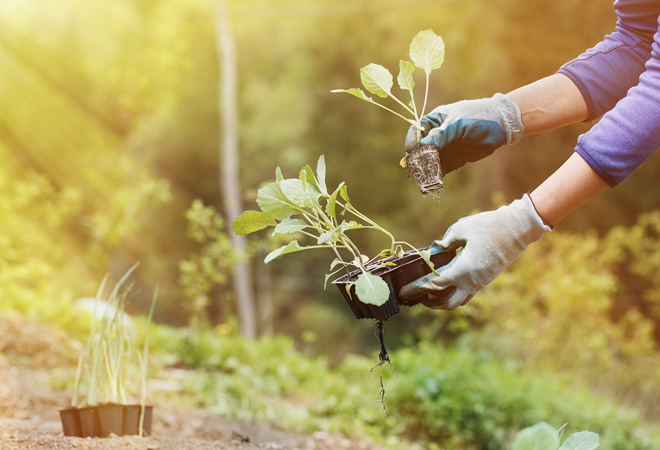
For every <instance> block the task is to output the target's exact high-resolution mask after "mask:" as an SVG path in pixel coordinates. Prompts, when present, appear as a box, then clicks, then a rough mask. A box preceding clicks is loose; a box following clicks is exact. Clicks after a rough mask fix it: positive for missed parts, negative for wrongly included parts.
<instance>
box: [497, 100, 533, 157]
mask: <svg viewBox="0 0 660 450" xmlns="http://www.w3.org/2000/svg"><path fill="white" fill-rule="evenodd" d="M493 99H494V100H495V101H496V102H497V108H498V110H499V111H500V114H501V117H502V125H503V127H504V132H505V133H506V143H507V144H509V145H513V144H515V143H517V142H518V141H519V140H520V138H522V136H523V133H524V132H525V127H524V126H523V122H522V115H521V113H520V108H518V105H516V103H515V102H514V101H513V100H511V99H509V97H507V96H506V95H504V94H499V93H498V94H495V95H494V96H493Z"/></svg>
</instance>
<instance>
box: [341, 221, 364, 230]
mask: <svg viewBox="0 0 660 450" xmlns="http://www.w3.org/2000/svg"><path fill="white" fill-rule="evenodd" d="M359 228H364V225H360V224H359V223H358V222H356V221H354V220H350V221H348V222H346V221H343V222H342V223H340V224H339V226H338V227H337V230H339V231H341V232H342V233H343V232H344V231H347V230H357V229H359Z"/></svg>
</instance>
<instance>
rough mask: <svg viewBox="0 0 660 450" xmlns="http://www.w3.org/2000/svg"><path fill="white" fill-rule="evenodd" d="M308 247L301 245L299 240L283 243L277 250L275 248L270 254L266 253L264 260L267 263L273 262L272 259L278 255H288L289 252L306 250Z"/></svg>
mask: <svg viewBox="0 0 660 450" xmlns="http://www.w3.org/2000/svg"><path fill="white" fill-rule="evenodd" d="M306 248H307V247H301V246H300V245H298V241H291V242H289V243H288V244H286V245H283V246H282V247H280V248H278V249H276V250H273V251H272V252H270V253H269V254H268V255H266V258H265V259H264V262H265V263H266V264H268V263H269V262H271V261H272V260H274V259H275V258H277V257H278V256H281V255H286V254H287V253H293V252H297V251H300V250H305V249H306Z"/></svg>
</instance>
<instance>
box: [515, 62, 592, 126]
mask: <svg viewBox="0 0 660 450" xmlns="http://www.w3.org/2000/svg"><path fill="white" fill-rule="evenodd" d="M506 96H507V97H508V98H509V99H511V100H513V102H514V103H516V104H517V105H518V108H520V113H521V115H522V121H523V125H524V126H525V134H524V135H525V136H528V135H531V134H536V133H541V132H543V131H548V130H553V129H555V128H560V127H563V126H566V125H570V124H573V123H577V122H582V121H585V120H587V118H588V117H589V110H588V108H587V104H586V102H585V101H584V98H583V97H582V94H581V93H580V91H579V89H578V88H577V86H575V84H574V83H573V82H572V81H571V80H570V79H569V78H568V77H567V76H565V75H562V74H554V75H550V76H549V77H546V78H542V79H540V80H538V81H535V82H534V83H531V84H528V85H527V86H523V87H521V88H518V89H516V90H514V91H511V92H509V93H508V94H506Z"/></svg>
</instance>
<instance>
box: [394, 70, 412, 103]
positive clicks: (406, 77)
mask: <svg viewBox="0 0 660 450" xmlns="http://www.w3.org/2000/svg"><path fill="white" fill-rule="evenodd" d="M414 71H415V65H414V64H413V63H411V62H410V61H405V60H403V59H402V60H400V61H399V76H398V77H396V80H397V81H398V82H399V87H400V88H401V89H403V90H409V91H411V92H412V90H413V89H415V80H414V79H413V72H414ZM412 106H413V104H412V101H411V102H410V107H411V108H412Z"/></svg>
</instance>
